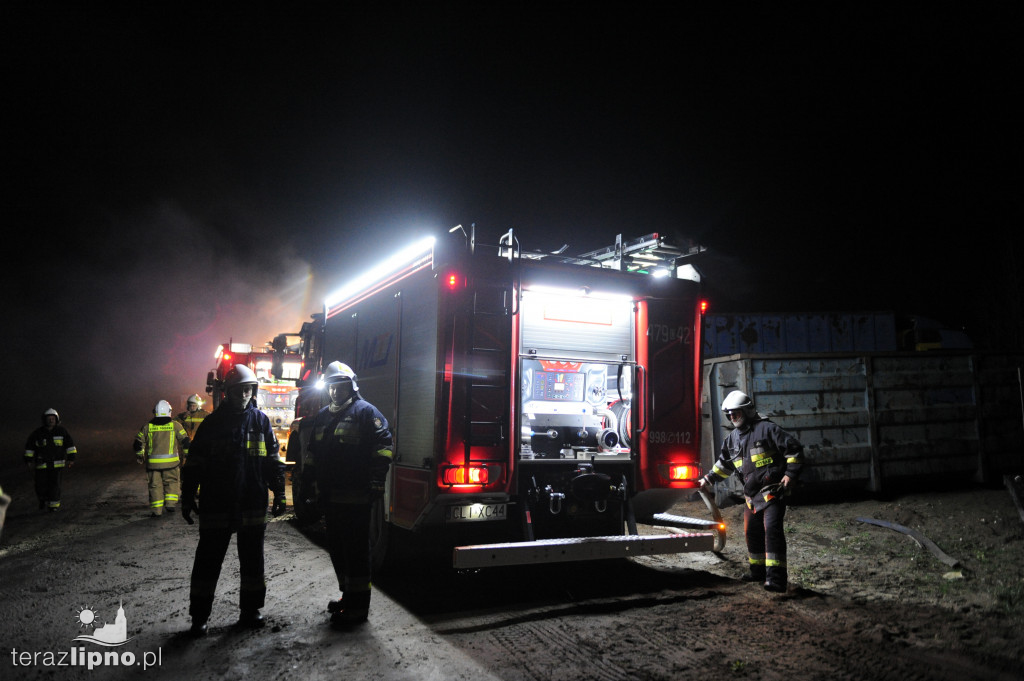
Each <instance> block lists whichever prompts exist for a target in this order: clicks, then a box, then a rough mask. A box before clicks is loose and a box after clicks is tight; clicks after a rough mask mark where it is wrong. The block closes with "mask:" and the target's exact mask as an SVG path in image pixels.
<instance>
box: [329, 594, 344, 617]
mask: <svg viewBox="0 0 1024 681" xmlns="http://www.w3.org/2000/svg"><path fill="white" fill-rule="evenodd" d="M344 609H345V595H344V594H342V596H341V598H339V599H338V600H336V601H328V602H327V612H329V613H331V614H332V615H333V614H334V613H336V612H341V611H342V610H344Z"/></svg>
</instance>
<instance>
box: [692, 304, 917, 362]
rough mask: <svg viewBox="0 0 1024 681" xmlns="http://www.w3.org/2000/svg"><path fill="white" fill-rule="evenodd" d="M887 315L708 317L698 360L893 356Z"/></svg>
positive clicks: (893, 343) (892, 331)
mask: <svg viewBox="0 0 1024 681" xmlns="http://www.w3.org/2000/svg"><path fill="white" fill-rule="evenodd" d="M896 349H897V337H896V319H895V316H894V315H893V314H892V313H891V312H823V313H815V314H789V315H784V314H765V313H757V314H744V313H737V314H709V315H706V316H705V318H704V356H705V357H724V356H728V355H734V354H739V353H801V354H808V353H816V352H826V353H827V352H895V351H896Z"/></svg>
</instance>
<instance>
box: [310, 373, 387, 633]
mask: <svg viewBox="0 0 1024 681" xmlns="http://www.w3.org/2000/svg"><path fill="white" fill-rule="evenodd" d="M324 383H326V384H327V389H328V392H329V394H330V398H331V403H330V404H329V405H327V406H326V407H324V408H323V409H321V410H320V412H319V413H317V415H316V416H315V417H314V421H313V434H312V438H311V440H310V443H309V446H308V448H307V450H306V451H305V452H303V461H302V467H303V471H302V474H303V485H302V488H303V489H305V490H312V489H315V490H316V495H317V501H318V503H319V504H320V506H321V508H322V509H323V511H324V520H325V524H326V527H327V550H328V552H329V553H330V556H331V563H332V564H333V565H334V573H335V574H336V575H337V577H338V587H339V588H340V589H341V592H342V597H341V599H339V600H336V601H331V602H330V603H329V604H328V606H327V610H328V611H329V612H330V613H331V626H332V627H334V628H338V629H342V628H345V627H348V626H351V625H354V624H359V623H361V622H365V621H366V619H367V616H368V615H369V611H370V577H371V575H370V573H371V558H370V510H371V508H372V505H373V503H374V502H376V501H377V500H378V499H380V498H381V496H382V495H383V494H384V483H385V481H386V479H387V473H388V468H389V467H390V466H391V456H392V445H391V431H390V430H388V422H387V420H386V419H385V418H384V416H383V415H382V414H381V413H380V411H378V410H377V408H376V407H374V406H373V405H372V404H370V403H369V402H367V401H366V400H364V399H363V398H362V396H361V395H360V394H359V385H358V383H357V382H356V375H355V373H354V372H353V371H352V369H351V368H349V367H348V365H346V364H342V363H341V362H331V364H330V365H328V367H327V370H326V371H325V372H324Z"/></svg>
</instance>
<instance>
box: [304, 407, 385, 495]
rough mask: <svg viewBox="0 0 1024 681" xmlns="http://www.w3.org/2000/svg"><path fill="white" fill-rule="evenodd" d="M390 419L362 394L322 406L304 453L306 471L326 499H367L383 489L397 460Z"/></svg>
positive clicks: (319, 493) (306, 475)
mask: <svg viewBox="0 0 1024 681" xmlns="http://www.w3.org/2000/svg"><path fill="white" fill-rule="evenodd" d="M391 457H392V440H391V431H390V430H389V429H388V422H387V419H385V418H384V416H383V415H382V414H381V413H380V412H379V411H378V410H377V408H376V407H374V406H373V405H372V404H370V403H369V402H367V401H366V400H364V399H363V398H362V397H360V396H359V395H358V394H356V395H354V396H353V398H352V399H351V400H350V401H349V402H347V403H346V404H344V405H342V406H341V408H334V407H333V405H328V406H326V407H324V408H323V409H321V410H320V411H319V413H317V415H316V416H315V417H314V420H313V433H312V436H311V438H310V442H309V445H308V447H307V449H306V451H305V452H304V453H303V459H302V465H303V475H304V476H305V477H307V478H308V477H312V478H313V479H314V480H315V482H316V489H317V494H318V501H320V502H321V503H340V504H365V503H369V502H370V500H371V498H372V497H373V494H374V492H375V490H379V491H383V489H384V481H385V479H386V477H387V473H388V468H389V467H390V466H391Z"/></svg>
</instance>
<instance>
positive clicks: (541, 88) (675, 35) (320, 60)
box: [0, 2, 1024, 448]
mask: <svg viewBox="0 0 1024 681" xmlns="http://www.w3.org/2000/svg"><path fill="white" fill-rule="evenodd" d="M148 4H149V3H142V4H140V5H139V6H129V7H127V8H124V9H122V10H119V11H113V10H108V9H97V8H95V7H93V6H90V5H79V4H75V5H71V4H67V5H63V4H57V3H45V2H43V3H40V2H10V3H6V4H5V5H4V8H3V10H0V11H2V15H0V16H2V21H0V24H2V26H3V28H2V29H0V31H2V34H0V35H2V39H3V40H2V44H3V47H2V49H3V51H4V54H3V57H4V59H3V63H4V83H3V87H4V93H5V94H4V100H5V104H4V110H5V113H6V117H7V120H8V134H6V135H4V142H3V145H4V149H3V158H4V159H5V162H6V163H7V165H8V168H7V173H6V176H7V178H8V181H7V182H6V187H5V188H6V198H5V201H4V204H3V206H4V213H5V216H4V224H5V225H6V226H7V230H6V231H7V233H8V234H9V235H11V234H13V242H12V243H10V245H9V250H8V262H9V263H11V265H12V266H10V267H9V268H8V269H7V271H5V273H4V275H3V277H4V282H5V284H6V286H5V289H6V291H7V292H8V305H7V306H8V314H7V319H8V324H7V325H6V327H5V328H6V329H7V333H6V334H5V336H6V337H7V338H8V339H9V342H10V346H11V347H10V352H9V353H8V355H7V356H8V360H9V364H8V366H10V367H11V368H12V371H11V372H10V376H11V379H12V384H11V385H12V387H13V388H14V392H15V393H16V394H17V395H18V396H19V398H18V404H17V405H16V407H15V408H14V409H12V410H11V411H9V413H8V417H9V419H8V421H7V423H5V424H4V428H5V429H7V430H9V431H10V432H11V433H13V434H14V435H16V437H14V441H15V443H16V444H15V445H14V446H15V448H18V447H20V443H21V440H23V438H24V436H25V435H27V433H28V431H29V430H31V428H33V427H34V426H35V425H36V423H37V422H38V421H37V418H38V415H39V414H40V413H41V412H42V411H43V410H44V409H45V408H47V407H49V406H54V407H56V408H57V409H58V410H60V411H61V412H62V414H63V415H64V419H65V421H66V423H67V424H68V425H69V427H73V426H74V425H78V426H80V427H86V426H88V427H97V428H106V427H111V428H121V427H125V428H128V429H129V430H130V429H131V428H136V427H137V426H138V425H141V423H142V422H144V421H145V420H146V419H147V418H148V417H149V415H150V410H151V409H152V405H153V404H154V403H155V402H156V400H158V399H168V400H170V401H171V402H172V404H174V406H175V407H176V408H178V407H180V406H181V404H182V402H183V400H184V397H185V396H187V395H188V394H189V393H192V392H200V393H201V392H202V390H203V384H204V380H205V374H206V371H207V370H208V369H210V368H211V367H212V358H213V352H214V350H215V348H216V346H217V344H218V343H221V342H223V341H225V340H227V339H228V338H234V339H235V340H241V341H245V342H254V343H259V342H262V341H265V340H269V338H270V337H271V336H273V335H274V334H275V333H278V332H281V331H288V330H293V329H297V328H298V326H299V325H300V324H301V323H302V321H304V320H306V319H308V316H309V314H311V313H312V312H314V311H316V309H317V307H318V305H319V301H320V300H321V299H322V297H323V295H324V294H325V293H327V292H328V291H329V290H330V289H332V288H335V287H337V286H338V285H340V284H342V283H344V281H345V280H346V279H348V278H350V277H352V276H354V275H356V274H358V273H359V271H360V269H361V265H363V264H364V263H367V262H369V261H371V260H372V259H373V258H375V257H377V256H378V255H380V254H382V253H386V252H388V251H389V250H392V249H394V248H396V247H398V246H400V245H401V244H403V243H405V242H407V241H409V240H410V239H413V238H415V237H416V236H419V235H420V234H421V233H423V232H424V231H428V232H431V233H437V232H443V231H445V230H447V229H448V228H449V227H451V226H453V225H456V224H468V223H476V224H477V228H478V230H479V231H480V232H481V233H483V234H485V235H489V236H490V237H491V238H492V239H494V240H496V239H497V237H498V235H500V234H501V233H504V232H505V231H507V230H508V229H509V228H514V229H515V230H516V233H517V234H518V236H519V239H520V242H521V244H522V245H523V247H524V248H526V249H527V250H554V249H556V248H558V247H559V246H561V245H562V244H564V243H568V244H569V245H570V249H571V250H572V251H574V252H583V251H586V250H590V249H593V248H597V247H600V246H604V245H608V244H610V243H612V242H613V241H614V239H615V235H616V234H619V233H622V234H623V235H624V236H625V237H635V236H639V235H641V234H646V233H649V232H660V233H665V234H669V235H672V236H673V237H675V238H676V240H682V239H686V238H692V239H695V240H697V241H700V242H701V243H703V244H705V245H706V246H707V247H708V249H709V250H708V252H707V253H706V254H705V256H704V257H702V259H701V260H700V261H699V263H698V266H699V267H700V268H701V270H702V272H703V273H704V275H705V283H706V285H707V292H708V297H709V299H710V301H711V305H712V310H715V311H722V312H751V311H756V312H767V311H776V312H808V311H828V310H836V311H852V310H887V311H888V310H892V311H895V312H897V313H898V314H901V315H909V314H918V315H924V316H928V317H931V318H934V319H936V320H939V321H941V322H942V323H943V324H946V325H948V326H950V327H952V328H957V329H964V330H966V331H967V333H968V334H969V335H970V336H971V337H972V338H973V339H974V340H975V343H976V345H977V346H978V347H980V348H994V349H1002V350H1007V349H1015V350H1020V349H1021V327H1022V322H1021V310H1022V308H1024V305H1022V299H1021V249H1020V242H1021V239H1020V237H1019V235H1018V234H1017V227H1018V225H1019V224H1020V217H1021V211H1020V178H1021V172H1020V170H1021V168H1020V160H1021V154H1020V151H1021V144H1020V143H1021V136H1020V125H1019V121H1021V120H1022V116H1021V114H1022V111H1021V107H1020V105H1019V104H1018V103H1017V99H1018V98H1017V97H1015V96H1014V94H1015V91H1016V90H1018V89H1019V85H1014V83H1018V82H1019V80H1020V78H1021V42H1020V40H1019V38H1018V36H1019V35H1020V29H1021V10H1020V9H1019V7H1017V6H1016V5H1012V4H1009V3H1007V4H992V5H983V6H976V5H970V6H969V5H968V4H967V3H899V6H898V7H890V6H889V5H888V4H877V5H874V4H867V5H865V4H863V3H861V4H857V5H856V6H851V7H835V6H832V5H824V6H817V5H813V6H801V7H796V8H776V7H756V8H751V9H746V10H743V11H741V10H739V9H732V10H710V9H700V8H698V9H694V8H691V7H688V6H686V7H680V6H672V7H669V6H663V3H640V4H631V5H628V6H627V5H610V6H606V7H603V8H602V9H596V8H595V7H594V6H592V4H591V3H574V2H554V3H530V2H521V3H507V4H504V5H501V6H495V5H493V4H490V3H445V2H441V3H408V2H398V3H388V4H386V5H385V6H383V7H374V8H372V9H369V8H367V7H365V6H364V4H362V3H359V4H357V3H339V4H337V5H332V6H331V7H332V9H329V10H328V9H326V8H324V7H320V6H316V7H304V8H301V9H298V8H291V7H290V8H289V9H287V10H286V9H284V8H283V6H282V7H280V8H273V7H254V6H252V4H239V5H235V6H231V5H228V4H222V3H217V5H216V6H213V5H209V6H205V5H204V6H198V7H194V8H187V7H186V8H182V7H179V6H170V5H168V6H161V7H149V6H143V5H148ZM131 434H133V433H129V436H130V435H131Z"/></svg>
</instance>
